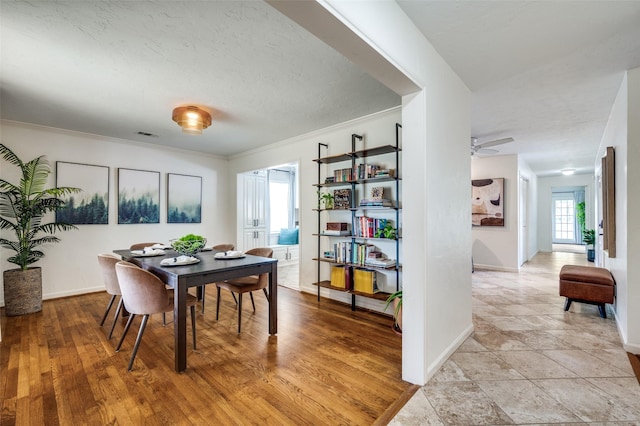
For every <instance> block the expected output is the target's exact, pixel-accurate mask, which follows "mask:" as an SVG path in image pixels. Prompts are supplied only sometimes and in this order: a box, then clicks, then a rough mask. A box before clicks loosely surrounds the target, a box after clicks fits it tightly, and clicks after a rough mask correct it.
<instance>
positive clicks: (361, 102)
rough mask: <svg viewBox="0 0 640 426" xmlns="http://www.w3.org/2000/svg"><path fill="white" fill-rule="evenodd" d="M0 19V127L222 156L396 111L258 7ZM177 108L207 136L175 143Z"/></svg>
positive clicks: (145, 5) (383, 94) (87, 11)
mask: <svg viewBox="0 0 640 426" xmlns="http://www.w3.org/2000/svg"><path fill="white" fill-rule="evenodd" d="M0 7H1V8H2V9H1V15H2V22H1V24H2V69H1V71H2V73H1V80H0V83H1V86H0V89H1V92H0V94H1V96H2V111H1V113H2V118H4V119H8V120H15V121H21V122H27V123H35V124H40V125H45V126H53V127H58V128H64V129H72V130H77V131H81V132H88V133H94V134H99V135H106V136H113V137H117V138H123V139H129V140H138V141H144V142H151V143H157V144H162V145H174V146H178V147H181V148H186V149H191V150H197V151H203V152H209V153H214V154H219V155H231V154H236V153H239V152H243V151H246V150H249V149H252V148H256V147H259V146H262V145H266V144H269V143H273V142H276V141H280V140H283V139H286V138H288V137H292V136H296V135H300V134H304V133H307V132H310V131H313V130H317V129H320V128H324V127H327V126H330V125H333V124H337V123H341V122H344V121H346V120H350V119H353V118H357V117H361V116H364V115H367V114H370V113H373V112H377V111H380V110H384V109H387V108H391V107H394V106H397V105H400V102H401V100H400V97H399V96H398V95H396V94H395V93H394V92H392V91H391V90H389V89H388V88H386V87H385V86H383V85H382V84H380V83H379V82H378V81H376V80H374V79H373V78H372V77H370V76H369V75H368V74H366V73H365V72H364V71H362V70H360V69H358V68H356V67H355V66H354V65H353V64H351V63H350V62H349V61H347V60H346V59H345V58H344V57H343V56H342V55H340V54H339V53H337V52H336V51H334V50H333V49H331V48H330V47H328V46H327V45H326V44H324V43H323V42H321V41H320V40H318V39H317V38H316V37H314V36H313V35H311V34H310V33H308V32H307V31H305V30H303V29H302V28H300V27H299V26H298V25H297V24H295V23H294V22H292V21H291V20H289V19H288V18H286V17H284V16H283V15H282V14H280V13H279V12H278V11H276V10H275V9H273V8H272V7H271V6H269V5H268V4H266V3H264V2H261V1H250V2H239V1H231V2H206V1H186V2H175V1H158V2H144V1H119V2H97V1H69V2H53V1H31V2H22V1H20V2H17V1H4V0H3V1H2V2H1V3H0ZM181 105H198V106H202V107H204V108H206V109H208V110H209V111H210V112H211V113H212V116H213V121H214V122H213V125H212V127H210V128H208V129H207V130H205V131H204V133H203V134H202V135H200V136H192V135H185V134H182V133H181V130H180V128H179V127H178V126H177V125H176V124H175V123H174V122H173V121H171V111H172V110H173V108H174V107H176V106H181ZM138 131H144V132H148V133H152V134H154V135H157V137H150V138H147V137H145V136H140V135H138V134H137V132H138Z"/></svg>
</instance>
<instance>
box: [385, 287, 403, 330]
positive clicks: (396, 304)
mask: <svg viewBox="0 0 640 426" xmlns="http://www.w3.org/2000/svg"><path fill="white" fill-rule="evenodd" d="M386 302H387V304H386V305H384V310H385V311H386V310H387V308H388V307H389V305H391V304H392V303H393V331H395V332H396V333H399V334H402V290H398V291H396V292H395V293H391V294H390V295H389V297H387V300H386Z"/></svg>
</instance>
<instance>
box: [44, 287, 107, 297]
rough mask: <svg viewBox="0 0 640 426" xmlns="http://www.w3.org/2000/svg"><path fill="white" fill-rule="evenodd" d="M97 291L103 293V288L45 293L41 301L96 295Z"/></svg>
mask: <svg viewBox="0 0 640 426" xmlns="http://www.w3.org/2000/svg"><path fill="white" fill-rule="evenodd" d="M99 291H105V289H104V286H98V287H89V288H83V289H79V290H70V291H59V292H55V293H47V294H43V295H42V300H48V299H59V298H61V297H69V296H77V295H79V294H88V293H97V292H99Z"/></svg>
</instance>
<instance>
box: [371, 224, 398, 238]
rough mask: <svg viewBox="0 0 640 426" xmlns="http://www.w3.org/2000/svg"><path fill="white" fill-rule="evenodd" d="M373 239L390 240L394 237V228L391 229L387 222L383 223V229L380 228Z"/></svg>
mask: <svg viewBox="0 0 640 426" xmlns="http://www.w3.org/2000/svg"><path fill="white" fill-rule="evenodd" d="M375 237H376V238H387V239H390V240H392V239H394V238H395V237H396V228H394V227H393V225H392V224H391V222H390V221H387V223H385V225H384V228H380V229H378V230H377V231H376V234H375Z"/></svg>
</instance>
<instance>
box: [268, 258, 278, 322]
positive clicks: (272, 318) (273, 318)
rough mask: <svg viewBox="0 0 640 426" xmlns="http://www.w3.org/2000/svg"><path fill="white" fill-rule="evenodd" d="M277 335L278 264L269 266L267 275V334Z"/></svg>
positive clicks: (274, 263)
mask: <svg viewBox="0 0 640 426" xmlns="http://www.w3.org/2000/svg"><path fill="white" fill-rule="evenodd" d="M277 333H278V262H273V263H272V264H271V273H269V334H277Z"/></svg>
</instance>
